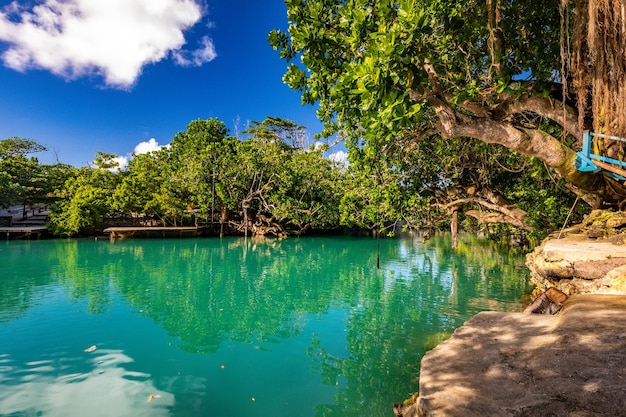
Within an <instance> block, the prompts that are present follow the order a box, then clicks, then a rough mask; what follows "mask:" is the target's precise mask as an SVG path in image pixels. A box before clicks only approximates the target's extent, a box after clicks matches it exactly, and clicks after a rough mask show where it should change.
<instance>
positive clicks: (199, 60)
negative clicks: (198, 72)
mask: <svg viewBox="0 0 626 417" xmlns="http://www.w3.org/2000/svg"><path fill="white" fill-rule="evenodd" d="M200 44H201V45H202V46H201V47H200V48H198V49H196V50H195V51H182V50H179V51H173V52H172V56H173V57H174V60H175V61H176V63H177V64H178V65H180V66H182V67H192V66H193V67H199V66H201V65H202V64H205V63H207V62H211V61H213V60H214V59H215V58H216V57H217V53H216V52H215V46H214V45H213V41H212V40H211V39H209V37H208V36H205V37H203V38H202V39H201V40H200Z"/></svg>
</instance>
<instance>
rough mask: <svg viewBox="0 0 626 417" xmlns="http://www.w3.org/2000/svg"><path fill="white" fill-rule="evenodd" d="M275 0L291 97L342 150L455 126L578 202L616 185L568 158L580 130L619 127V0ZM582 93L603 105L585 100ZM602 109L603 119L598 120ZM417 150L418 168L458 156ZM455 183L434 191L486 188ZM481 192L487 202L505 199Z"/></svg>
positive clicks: (409, 139) (380, 150)
mask: <svg viewBox="0 0 626 417" xmlns="http://www.w3.org/2000/svg"><path fill="white" fill-rule="evenodd" d="M285 3H286V5H287V7H288V19H289V29H288V31H287V32H282V31H278V30H276V31H272V32H271V33H270V35H269V41H270V43H271V44H272V45H273V46H274V48H275V49H277V50H278V51H279V53H280V56H281V57H282V58H284V59H286V60H287V61H288V62H289V66H288V68H287V71H286V74H285V76H284V81H285V82H286V83H287V84H288V85H289V86H290V87H291V88H293V89H296V90H299V91H300V92H301V93H302V100H303V102H304V103H308V104H315V103H317V104H318V105H319V109H318V116H319V118H320V119H321V120H322V121H323V122H324V124H325V132H324V134H325V135H331V134H334V133H336V132H340V133H341V134H342V135H343V136H345V137H347V138H348V141H349V143H350V144H351V145H352V147H353V148H357V149H358V148H363V149H365V150H362V149H360V150H359V151H358V152H353V155H352V156H353V160H354V158H355V157H359V158H366V159H365V161H366V163H370V164H371V163H376V161H377V160H378V159H379V158H380V157H381V155H388V156H389V157H395V156H393V154H394V152H395V153H396V154H397V152H396V151H397V148H398V147H400V148H402V149H406V150H408V151H411V150H412V149H417V148H421V147H423V146H424V145H422V144H423V143H424V142H431V143H432V142H441V143H444V144H447V143H451V142H450V141H451V140H452V139H455V138H460V139H461V140H462V141H463V144H461V146H462V147H464V148H465V149H466V150H467V149H468V147H474V148H476V151H475V152H478V153H479V152H480V151H479V150H480V149H481V145H479V142H482V143H484V144H488V145H494V144H495V145H502V146H504V147H505V148H507V149H508V150H510V151H511V152H513V153H514V154H521V155H523V156H524V157H525V158H528V157H530V158H531V159H533V158H534V159H537V160H539V161H541V163H543V164H545V166H546V167H547V168H548V169H549V170H550V171H554V172H556V173H557V174H558V176H559V177H560V178H562V179H563V180H564V181H565V182H564V183H563V184H562V185H561V186H566V187H568V188H569V189H570V190H572V191H573V192H575V193H576V194H577V195H580V196H581V197H582V198H583V199H585V200H586V201H588V202H589V203H591V204H594V205H599V204H600V203H605V204H616V203H619V202H621V200H622V199H623V197H624V196H626V193H625V192H624V190H623V185H622V184H618V183H616V182H615V181H614V180H612V179H609V178H607V177H605V176H603V175H602V174H599V173H583V172H580V171H578V170H577V169H576V166H575V165H574V162H575V160H576V156H577V154H576V151H578V150H579V149H580V144H581V139H582V135H583V131H584V130H585V129H596V130H597V131H601V132H603V133H607V132H609V131H610V132H611V133H613V134H617V135H622V136H623V135H625V134H626V131H624V130H623V129H621V128H619V126H621V123H622V122H618V121H619V120H622V121H624V120H626V117H624V116H622V114H621V112H622V110H620V109H622V108H623V107H624V104H623V103H624V102H626V101H625V100H624V98H625V97H623V95H624V93H626V89H624V88H622V87H621V86H623V85H624V82H625V80H626V78H625V76H626V72H625V71H622V70H621V68H622V67H623V66H624V62H626V59H625V58H626V57H625V56H624V55H625V54H624V50H625V47H624V41H623V39H624V38H623V33H622V28H623V27H624V24H625V23H626V22H624V19H625V17H624V14H623V13H620V10H623V8H624V1H623V0H618V1H615V2H613V1H608V0H607V1H601V0H597V1H595V0H594V1H590V2H586V1H583V0H577V1H573V0H572V1H567V0H565V1H561V2H558V1H548V2H539V3H538V2H535V1H531V0H514V1H507V2H504V1H500V0H469V1H457V0H400V1H394V2H390V1H386V0H374V1H372V0H307V1H303V0H286V2H285ZM620 7H621V9H620ZM470 11H471V12H470ZM589 16H591V17H589ZM598 48H603V50H602V52H598ZM583 67H584V68H583ZM607 74H608V75H607ZM605 75H606V76H605ZM607 80H608V81H607ZM611 86H613V87H611ZM618 87H619V88H618ZM602 92H604V93H605V94H604V95H602ZM608 92H610V94H608ZM588 96H590V97H591V100H592V102H594V103H596V101H597V100H599V101H598V102H599V103H603V104H594V105H593V106H592V108H591V109H588V106H586V101H585V99H586V97H588ZM594 100H596V101H594ZM609 114H611V115H612V116H611V117H614V118H616V120H615V121H613V120H612V121H607V120H606V116H608V115H609ZM625 123H626V122H625ZM610 126H615V128H614V129H613V128H611V129H610V130H609V127H610ZM476 140H477V141H476ZM430 146H434V147H445V146H446V145H430ZM453 149H454V145H452V146H451V147H450V152H454V150H453ZM442 152H443V153H445V152H446V151H445V150H442ZM475 152H474V151H470V152H469V154H470V157H471V155H472V154H473V153H475ZM492 152H494V153H500V151H492ZM622 155H623V152H622ZM459 157H463V156H462V155H461V154H459ZM367 158H369V159H367ZM507 158H508V157H507ZM422 159H423V158H422ZM420 163H421V162H420ZM424 163H425V161H424ZM428 163H429V165H428V166H426V167H425V169H428V170H432V171H433V172H437V171H438V170H440V168H444V169H445V170H446V173H447V174H446V177H450V175H449V173H450V172H452V171H454V170H459V169H461V166H462V165H463V164H464V163H463V161H461V160H452V161H450V165H448V166H447V167H441V166H439V167H436V166H435V165H430V164H431V163H432V164H434V163H436V161H433V160H432V159H431V160H430V161H428ZM491 164H492V165H494V164H495V162H493V161H492V162H491ZM465 166H466V167H467V165H465ZM475 169H479V168H478V167H476V168H475ZM474 177H475V178H476V177H479V175H474ZM445 182H446V181H443V180H440V181H438V184H436V185H439V186H442V184H443V186H445ZM465 182H466V183H467V181H465ZM465 188H466V189H465V190H460V192H456V193H455V194H454V195H453V196H452V195H450V194H449V193H448V195H449V196H450V197H451V199H448V200H447V201H439V203H441V204H448V203H451V202H453V201H454V200H455V199H456V201H461V200H464V201H468V199H471V198H473V195H475V194H476V193H477V192H481V191H484V192H483V195H486V194H487V193H489V192H490V191H491V190H489V189H485V188H487V184H485V183H484V182H483V183H481V182H478V183H474V184H465ZM472 192H473V193H472ZM491 202H492V203H494V204H493V207H492V209H496V210H495V211H496V212H498V213H500V214H502V213H503V210H502V208H504V209H506V207H505V206H506V205H507V204H506V203H505V204H504V205H503V204H501V203H499V202H498V201H491ZM469 209H470V210H476V206H475V205H474V206H473V207H470V208H469ZM482 209H483V210H486V209H487V208H486V206H483V208H482ZM492 209H490V211H493V210H492Z"/></svg>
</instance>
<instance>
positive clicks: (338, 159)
mask: <svg viewBox="0 0 626 417" xmlns="http://www.w3.org/2000/svg"><path fill="white" fill-rule="evenodd" d="M328 159H330V160H331V161H332V162H333V163H334V164H335V166H337V168H339V169H346V168H348V166H350V161H348V154H347V153H346V152H344V151H337V152H335V153H331V154H330V155H328Z"/></svg>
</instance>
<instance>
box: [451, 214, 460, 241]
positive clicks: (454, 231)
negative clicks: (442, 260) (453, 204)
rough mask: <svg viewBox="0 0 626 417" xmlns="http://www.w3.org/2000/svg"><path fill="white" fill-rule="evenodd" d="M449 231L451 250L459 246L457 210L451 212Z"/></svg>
mask: <svg viewBox="0 0 626 417" xmlns="http://www.w3.org/2000/svg"><path fill="white" fill-rule="evenodd" d="M450 231H451V232H452V248H453V249H455V248H456V247H457V246H459V210H456V209H455V210H454V211H453V212H452V223H451V224H450Z"/></svg>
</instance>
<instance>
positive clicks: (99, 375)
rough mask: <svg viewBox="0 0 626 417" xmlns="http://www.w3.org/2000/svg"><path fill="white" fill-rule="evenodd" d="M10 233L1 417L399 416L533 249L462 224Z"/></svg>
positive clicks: (498, 303) (4, 260)
mask: <svg viewBox="0 0 626 417" xmlns="http://www.w3.org/2000/svg"><path fill="white" fill-rule="evenodd" d="M377 257H378V249H377V241H376V240H373V239H366V238H343V237H330V238H329V237H310V238H289V239H284V240H276V239H263V240H255V239H243V238H225V239H180V240H179V239H171V240H169V239H167V240H158V239H157V240H128V241H116V242H109V241H95V240H51V241H8V242H2V243H0V415H2V416H63V417H68V416H69V417H72V416H81V417H84V416H90V417H94V416H107V417H117V416H207V417H226V416H237V417H247V416H250V417H252V416H261V417H280V416H290V417H291V416H299V417H308V416H316V417H317V416H341V417H356V416H363V417H378V416H381V417H383V416H390V415H393V412H392V404H393V402H397V401H402V400H403V399H404V398H406V397H408V396H410V395H411V393H413V392H414V391H416V390H417V389H418V379H419V361H420V359H421V357H422V356H423V355H424V353H425V352H427V351H428V350H429V349H432V348H433V347H434V346H436V344H437V343H439V342H441V341H443V340H445V339H446V338H447V337H449V335H450V334H451V333H452V332H453V331H454V329H456V328H457V327H459V326H460V325H461V324H462V323H463V322H464V321H465V320H467V319H468V318H469V317H471V316H472V315H474V314H475V313H477V312H480V311H483V310H499V311H519V310H520V308H521V299H522V298H523V296H524V294H525V293H526V292H527V291H528V272H527V270H526V269H525V267H524V264H523V256H522V255H521V254H516V253H513V252H511V251H509V250H507V249H506V248H495V247H493V245H489V244H486V243H481V242H480V241H477V240H465V241H463V242H462V243H461V245H460V247H459V248H458V249H457V250H456V251H455V250H452V249H450V240H449V237H447V236H438V237H435V238H433V239H431V240H430V241H428V242H426V243H422V242H421V241H420V239H419V238H396V239H384V240H382V241H381V242H380V269H377V268H376V264H377Z"/></svg>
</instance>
